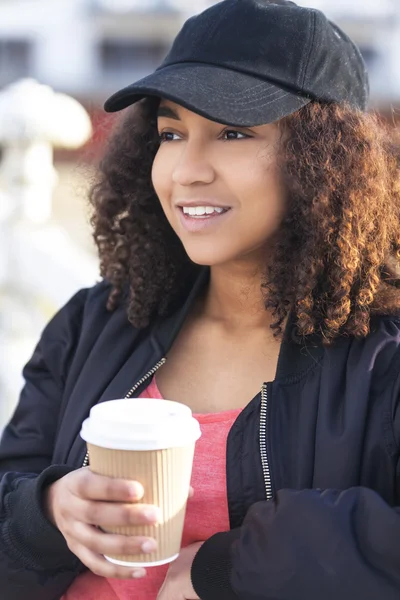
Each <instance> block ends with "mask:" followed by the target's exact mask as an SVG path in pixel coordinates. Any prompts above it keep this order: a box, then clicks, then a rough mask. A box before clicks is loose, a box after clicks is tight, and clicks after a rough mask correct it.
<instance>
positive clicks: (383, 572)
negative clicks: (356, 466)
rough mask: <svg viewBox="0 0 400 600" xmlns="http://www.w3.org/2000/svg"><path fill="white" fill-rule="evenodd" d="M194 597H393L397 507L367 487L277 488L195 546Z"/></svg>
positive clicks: (398, 565) (396, 593)
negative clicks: (235, 525)
mask: <svg viewBox="0 0 400 600" xmlns="http://www.w3.org/2000/svg"><path fill="white" fill-rule="evenodd" d="M192 582H193V586H194V589H195V590H196V592H197V594H198V595H199V597H200V598H201V600H214V599H215V600H217V599H218V600H236V599H238V600H304V599H305V598H307V600H317V599H318V600H319V599H320V598H324V600H337V599H338V598H341V600H354V599H355V598H360V599H361V598H362V599H363V600H376V599H377V598H381V599H382V600H398V599H399V598H400V509H398V508H391V507H390V506H388V505H387V504H386V503H385V502H384V500H383V499H382V498H381V497H380V496H379V495H378V494H376V493H375V492H374V491H372V490H370V489H367V488H362V487H356V488H351V489H348V490H345V491H337V490H325V491H319V490H308V489H307V490H301V491H295V490H281V491H279V492H278V493H277V495H276V498H275V500H273V501H269V502H266V501H265V502H258V503H256V504H254V505H253V506H252V507H251V508H250V510H249V511H248V514H247V515H246V518H245V520H244V522H243V525H242V526H241V527H240V528H239V529H236V530H232V531H229V532H226V533H218V534H216V535H214V536H213V537H211V538H210V539H209V540H208V541H207V542H205V543H204V544H203V546H202V547H201V548H200V550H199V552H198V554H197V555H196V557H195V560H194V562H193V565H192Z"/></svg>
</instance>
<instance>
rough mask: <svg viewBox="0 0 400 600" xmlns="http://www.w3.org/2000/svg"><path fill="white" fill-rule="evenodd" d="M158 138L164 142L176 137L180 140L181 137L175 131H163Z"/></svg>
mask: <svg viewBox="0 0 400 600" xmlns="http://www.w3.org/2000/svg"><path fill="white" fill-rule="evenodd" d="M174 136H175V137H174ZM158 139H159V140H160V144H163V143H164V142H173V141H174V140H176V139H178V140H179V139H180V138H179V135H178V134H177V133H173V132H172V131H162V132H161V133H159V134H158Z"/></svg>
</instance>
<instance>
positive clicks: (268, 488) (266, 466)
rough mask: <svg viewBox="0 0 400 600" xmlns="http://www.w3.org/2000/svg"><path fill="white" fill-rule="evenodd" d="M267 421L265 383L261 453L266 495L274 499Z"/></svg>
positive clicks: (269, 498) (266, 387) (265, 389)
mask: <svg viewBox="0 0 400 600" xmlns="http://www.w3.org/2000/svg"><path fill="white" fill-rule="evenodd" d="M267 423H268V386H267V384H266V383H263V386H262V388H261V408H260V455H261V465H262V470H263V477H264V485H265V495H266V499H267V500H272V498H273V494H272V479H271V469H270V466H269V461H268V451H267Z"/></svg>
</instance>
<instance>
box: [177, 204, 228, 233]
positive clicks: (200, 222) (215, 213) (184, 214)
mask: <svg viewBox="0 0 400 600" xmlns="http://www.w3.org/2000/svg"><path fill="white" fill-rule="evenodd" d="M207 208H209V209H211V208H212V211H210V210H209V211H208V212H207ZM216 209H220V210H216ZM177 210H178V215H179V220H180V222H181V224H182V226H183V228H184V229H185V230H186V231H188V232H190V233H198V232H201V231H210V232H211V231H212V230H215V229H217V228H218V227H219V226H220V225H222V224H223V222H224V221H225V220H226V219H227V218H228V217H229V214H230V213H231V212H232V210H231V209H230V208H222V207H211V206H208V207H205V206H201V207H199V206H194V207H190V208H189V207H187V206H185V207H177ZM189 210H190V212H189ZM193 211H194V212H195V214H190V213H193ZM197 213H199V214H197Z"/></svg>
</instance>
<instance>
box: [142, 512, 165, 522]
mask: <svg viewBox="0 0 400 600" xmlns="http://www.w3.org/2000/svg"><path fill="white" fill-rule="evenodd" d="M143 514H144V516H145V517H146V519H147V520H148V521H152V522H153V523H157V522H158V521H160V520H161V512H160V510H159V509H158V508H146V509H145V510H144V512H143Z"/></svg>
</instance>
